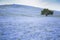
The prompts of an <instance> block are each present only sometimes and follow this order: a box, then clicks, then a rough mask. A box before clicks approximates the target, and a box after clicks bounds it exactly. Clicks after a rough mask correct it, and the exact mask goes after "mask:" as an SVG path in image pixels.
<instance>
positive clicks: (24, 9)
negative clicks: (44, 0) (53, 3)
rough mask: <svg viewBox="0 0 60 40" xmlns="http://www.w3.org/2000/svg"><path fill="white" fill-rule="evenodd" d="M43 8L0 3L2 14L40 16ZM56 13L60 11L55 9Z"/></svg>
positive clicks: (0, 12)
mask: <svg viewBox="0 0 60 40" xmlns="http://www.w3.org/2000/svg"><path fill="white" fill-rule="evenodd" d="M41 10H42V8H37V7H32V6H26V5H17V4H11V5H0V14H1V15H6V16H8V15H23V16H24V15H27V16H40V13H41ZM54 15H59V16H60V12H59V11H54Z"/></svg>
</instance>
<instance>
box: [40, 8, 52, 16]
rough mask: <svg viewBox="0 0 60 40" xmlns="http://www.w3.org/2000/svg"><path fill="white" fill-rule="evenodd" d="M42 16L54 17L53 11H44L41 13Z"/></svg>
mask: <svg viewBox="0 0 60 40" xmlns="http://www.w3.org/2000/svg"><path fill="white" fill-rule="evenodd" d="M41 15H46V16H48V15H53V11H52V10H49V9H43V10H42V11H41Z"/></svg>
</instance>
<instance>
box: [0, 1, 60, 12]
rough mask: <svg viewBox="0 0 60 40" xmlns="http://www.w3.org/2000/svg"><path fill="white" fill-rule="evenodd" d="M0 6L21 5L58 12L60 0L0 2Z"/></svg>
mask: <svg viewBox="0 0 60 40" xmlns="http://www.w3.org/2000/svg"><path fill="white" fill-rule="evenodd" d="M2 4H21V5H29V6H34V7H40V8H48V9H51V10H58V11H60V0H0V5H2Z"/></svg>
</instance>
